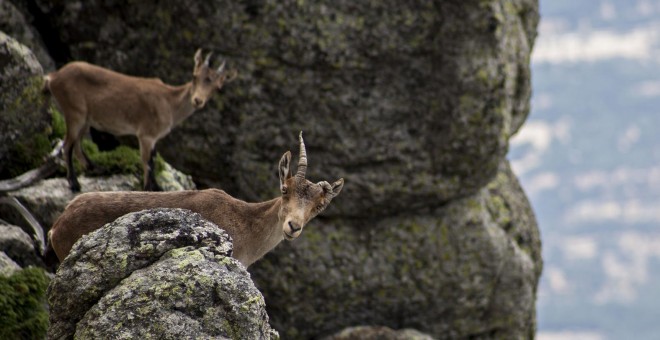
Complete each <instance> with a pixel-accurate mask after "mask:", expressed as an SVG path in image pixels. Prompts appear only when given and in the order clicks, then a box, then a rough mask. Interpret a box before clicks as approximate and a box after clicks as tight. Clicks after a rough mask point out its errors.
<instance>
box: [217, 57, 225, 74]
mask: <svg viewBox="0 0 660 340" xmlns="http://www.w3.org/2000/svg"><path fill="white" fill-rule="evenodd" d="M226 63H227V61H226V60H223V61H222V65H220V67H218V70H217V71H215V72H216V73H222V71H223V70H224V69H225V64H226Z"/></svg>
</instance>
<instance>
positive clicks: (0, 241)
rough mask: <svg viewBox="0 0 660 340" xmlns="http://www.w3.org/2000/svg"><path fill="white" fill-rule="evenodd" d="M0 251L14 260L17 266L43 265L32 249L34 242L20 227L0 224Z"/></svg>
mask: <svg viewBox="0 0 660 340" xmlns="http://www.w3.org/2000/svg"><path fill="white" fill-rule="evenodd" d="M0 252H3V253H4V254H6V255H7V256H9V257H10V258H11V259H12V260H14V261H15V262H16V263H17V264H18V265H19V266H21V267H27V266H43V262H42V261H41V258H40V257H39V256H38V255H37V252H36V251H35V250H34V242H33V241H32V239H31V238H30V236H29V235H28V234H26V233H25V231H23V229H21V228H20V227H17V226H13V225H3V224H0Z"/></svg>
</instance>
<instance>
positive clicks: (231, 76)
mask: <svg viewBox="0 0 660 340" xmlns="http://www.w3.org/2000/svg"><path fill="white" fill-rule="evenodd" d="M236 77H238V71H236V69H232V70H229V71H227V72H225V81H224V82H225V83H229V82H231V81H233V80H234V79H236Z"/></svg>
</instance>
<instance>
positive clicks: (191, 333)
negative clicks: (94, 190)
mask: <svg viewBox="0 0 660 340" xmlns="http://www.w3.org/2000/svg"><path fill="white" fill-rule="evenodd" d="M231 251H232V246H231V240H230V237H229V236H228V235H227V233H226V232H224V231H223V230H222V229H220V228H218V227H217V226H216V225H214V224H212V223H210V222H208V221H206V220H204V219H202V218H201V216H200V215H198V214H195V213H192V212H190V211H187V210H181V209H153V210H145V211H141V212H136V213H131V214H128V215H125V216H123V217H121V218H119V219H117V220H116V221H115V222H113V223H110V224H108V225H106V226H104V227H103V228H101V229H99V230H97V231H95V232H93V233H91V234H89V235H86V236H84V237H83V238H82V239H81V241H80V242H77V243H76V244H75V245H74V247H73V249H72V251H71V254H70V255H69V256H67V258H66V259H65V260H64V261H63V262H62V264H61V266H60V268H59V269H58V271H57V274H56V277H55V279H53V281H52V282H51V284H50V286H49V287H48V301H49V304H50V306H51V315H50V323H51V326H50V328H49V330H48V336H49V338H60V337H71V336H73V335H74V333H75V337H76V338H85V339H100V338H113V339H137V338H139V339H145V338H158V339H198V338H223V337H226V338H232V339H268V338H276V337H277V333H276V332H275V331H273V330H272V329H271V328H270V325H269V324H268V315H267V314H266V311H265V305H264V300H263V297H262V296H261V294H260V293H259V291H258V290H257V289H256V288H255V287H254V284H253V283H252V281H251V280H250V275H249V274H248V273H247V271H246V270H245V268H244V267H243V266H242V265H241V264H240V263H239V262H238V261H236V260H234V259H233V258H231V257H230V256H231Z"/></svg>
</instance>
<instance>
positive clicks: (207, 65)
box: [204, 52, 213, 67]
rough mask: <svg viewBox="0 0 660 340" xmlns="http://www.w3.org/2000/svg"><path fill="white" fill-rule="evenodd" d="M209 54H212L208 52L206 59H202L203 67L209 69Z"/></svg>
mask: <svg viewBox="0 0 660 340" xmlns="http://www.w3.org/2000/svg"><path fill="white" fill-rule="evenodd" d="M211 54H213V52H209V54H207V55H206V59H204V66H206V67H209V61H210V60H211Z"/></svg>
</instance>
